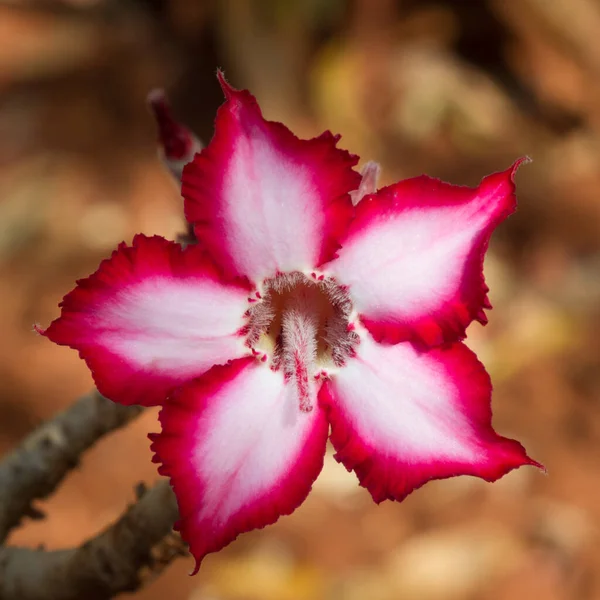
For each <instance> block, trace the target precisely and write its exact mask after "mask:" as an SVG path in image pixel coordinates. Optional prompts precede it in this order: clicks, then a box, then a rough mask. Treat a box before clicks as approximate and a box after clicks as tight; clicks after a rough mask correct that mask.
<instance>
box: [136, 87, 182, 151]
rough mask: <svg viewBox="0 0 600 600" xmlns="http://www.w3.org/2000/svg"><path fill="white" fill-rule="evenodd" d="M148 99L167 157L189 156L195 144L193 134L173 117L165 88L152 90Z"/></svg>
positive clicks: (160, 142)
mask: <svg viewBox="0 0 600 600" xmlns="http://www.w3.org/2000/svg"><path fill="white" fill-rule="evenodd" d="M146 101H147V102H148V106H149V107H150V110H151V111H152V113H153V115H154V118H155V119H156V123H157V125H158V143H159V144H160V145H161V147H162V149H163V151H164V153H165V156H166V158H168V159H171V160H182V159H183V158H185V157H186V156H188V155H189V154H190V152H191V150H192V146H193V140H192V135H191V133H190V132H189V131H188V130H187V129H186V128H185V127H183V126H182V125H180V124H179V123H178V122H177V121H176V120H175V119H174V118H173V114H172V112H171V106H170V105H169V101H168V100H167V96H166V94H165V92H164V90H162V89H160V88H157V89H154V90H152V91H151V92H150V93H149V94H148V96H147V98H146Z"/></svg>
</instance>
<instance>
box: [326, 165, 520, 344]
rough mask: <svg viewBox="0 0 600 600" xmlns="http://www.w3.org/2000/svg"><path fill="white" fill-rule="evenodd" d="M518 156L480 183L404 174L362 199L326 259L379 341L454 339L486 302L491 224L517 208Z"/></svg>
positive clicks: (481, 318)
mask: <svg viewBox="0 0 600 600" xmlns="http://www.w3.org/2000/svg"><path fill="white" fill-rule="evenodd" d="M522 162H523V159H522V160H519V161H517V162H516V163H515V164H514V165H513V166H512V167H511V168H510V169H508V170H507V171H504V172H502V173H495V174H494V175H490V176H489V177H486V178H485V179H484V180H483V181H482V182H481V184H480V185H479V187H477V188H467V187H459V186H453V185H450V184H447V183H443V182H441V181H439V180H437V179H430V178H429V177H425V176H422V177H416V178H414V179H407V180H405V181H401V182H399V183H397V184H395V185H391V186H389V187H386V188H383V189H381V190H380V191H379V192H378V193H377V194H375V195H372V196H368V197H367V198H365V199H364V200H363V201H362V202H361V203H360V204H359V205H358V206H357V209H356V217H355V219H354V221H353V222H352V225H351V227H350V229H349V231H348V234H347V236H346V237H345V238H344V239H343V240H342V248H341V250H340V251H339V252H338V258H337V259H336V260H334V261H333V262H331V263H330V264H329V265H327V266H326V267H325V268H324V270H326V271H329V273H330V274H332V275H334V276H335V277H336V278H337V279H338V280H339V281H340V283H342V284H345V285H347V286H349V288H350V293H351V295H352V298H353V302H354V306H355V309H356V310H357V311H358V313H359V314H360V316H361V320H362V322H363V323H364V325H365V326H366V327H367V329H368V330H369V331H370V332H371V333H372V334H373V336H374V337H375V338H376V339H377V340H379V341H386V342H391V343H396V342H399V341H404V340H412V341H418V342H420V343H425V344H427V345H429V346H434V345H439V344H441V343H443V342H451V341H456V340H457V339H461V338H463V337H464V335H465V329H466V327H467V326H468V325H469V323H470V322H471V321H472V320H473V319H477V320H479V321H480V322H483V323H485V322H486V317H485V313H484V312H483V309H484V308H490V304H489V301H488V299H487V295H486V294H487V291H488V288H487V286H486V285H485V280H484V277H483V258H484V254H485V251H486V250H487V247H488V242H489V239H490V236H491V234H492V232H493V230H494V229H495V227H496V226H497V225H498V224H499V223H500V222H501V221H502V220H504V219H505V218H506V217H507V216H508V215H509V214H511V213H512V212H513V211H514V210H515V206H516V199H515V186H514V181H513V178H514V175H515V172H516V170H517V168H518V167H519V165H520V164H521V163H522Z"/></svg>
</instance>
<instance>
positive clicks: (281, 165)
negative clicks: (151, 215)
mask: <svg viewBox="0 0 600 600" xmlns="http://www.w3.org/2000/svg"><path fill="white" fill-rule="evenodd" d="M219 80H220V82H221V86H222V87H223V91H224V93H225V96H226V101H225V103H224V104H223V106H221V108H220V109H219V111H218V113H217V118H216V123H215V133H214V137H213V139H212V141H211V142H210V144H209V145H208V146H207V147H206V148H204V149H203V150H202V151H201V152H200V153H199V154H196V155H195V157H194V159H193V160H192V161H191V162H190V163H189V164H187V166H186V167H185V168H184V170H183V184H182V195H183V197H184V202H185V214H186V218H187V220H188V221H189V223H190V224H191V225H192V226H193V228H194V232H195V235H196V237H197V240H198V244H197V245H193V246H188V247H186V248H182V247H181V246H179V245H178V244H176V243H174V242H170V241H167V240H165V239H163V238H160V237H145V236H143V235H138V236H136V237H135V238H134V240H133V243H132V245H131V246H126V245H124V244H122V245H121V246H119V247H118V248H117V250H115V252H114V253H113V255H112V256H111V257H110V258H109V259H107V260H105V261H104V262H102V263H101V265H100V267H99V269H98V270H97V271H96V273H94V274H93V275H91V276H90V277H89V278H87V279H84V280H81V281H79V282H77V286H76V288H75V289H74V290H73V291H72V292H70V293H69V294H68V295H67V296H66V297H65V298H64V300H63V302H62V304H61V309H62V310H61V315H60V317H59V318H58V319H56V320H55V321H54V322H53V323H52V324H51V325H50V326H49V327H48V328H47V329H46V330H45V331H41V333H43V335H45V336H47V337H48V338H49V339H51V340H52V341H54V342H56V343H58V344H62V345H67V346H70V347H72V348H75V349H77V350H78V351H79V353H80V355H81V357H82V358H83V359H84V360H85V361H86V362H87V364H88V366H89V368H90V370H91V372H92V375H93V377H94V380H95V382H96V385H97V387H98V389H99V390H100V392H101V393H102V394H104V395H105V396H107V397H108V398H110V399H112V400H114V401H115V402H120V403H123V404H143V405H146V406H152V405H161V406H162V410H161V412H160V422H161V426H162V431H161V433H160V434H158V435H156V436H153V437H152V439H153V444H152V448H153V450H154V452H155V461H156V462H159V463H161V466H160V467H159V472H160V473H162V474H164V475H167V476H168V477H170V479H171V484H172V486H173V489H174V491H175V495H176V497H177V501H178V504H179V509H180V515H181V520H180V521H179V523H178V528H179V529H180V531H181V534H182V536H183V537H184V539H185V540H186V541H187V542H188V543H189V545H190V550H191V552H192V554H193V555H194V557H195V559H196V571H197V569H198V566H199V565H200V562H201V561H202V559H203V558H204V556H205V555H206V554H207V553H209V552H214V551H217V550H219V549H221V548H223V547H224V546H225V545H226V544H228V543H229V542H231V541H232V540H233V539H235V538H236V537H237V535H238V534H239V533H242V532H245V531H249V530H251V529H255V528H258V527H264V526H265V525H267V524H270V523H273V522H274V521H276V520H277V519H278V518H279V516H281V515H285V514H289V513H291V512H293V511H294V510H295V509H296V508H297V507H298V506H299V505H300V504H301V503H302V501H303V500H304V499H305V498H306V496H307V494H308V493H309V491H310V489H311V486H312V484H313V482H314V481H315V479H316V477H317V476H318V474H319V472H320V471H321V468H322V466H323V459H324V455H325V445H326V441H327V438H328V436H330V438H331V441H332V444H333V446H334V448H335V450H336V452H337V453H336V455H335V457H336V459H337V460H338V461H339V462H341V463H342V464H343V465H344V466H345V467H346V468H347V469H348V470H349V471H354V472H355V473H356V475H357V477H358V480H359V482H360V485H362V486H364V487H365V488H367V490H368V491H369V492H370V493H371V495H372V497H373V499H374V500H375V502H381V501H383V500H386V499H393V500H402V499H403V498H404V497H406V495H407V494H409V493H410V492H412V491H413V490H414V489H416V488H418V487H420V486H422V485H423V484H424V483H426V482H427V481H429V480H431V479H440V478H445V477H451V476H454V475H474V476H477V477H481V478H483V479H486V480H488V481H494V480H496V479H498V478H499V477H501V476H503V475H504V474H506V473H508V472H509V471H511V470H512V469H514V468H516V467H520V466H522V465H537V466H539V465H538V463H536V462H535V461H533V460H532V459H530V458H529V457H528V456H527V454H526V452H525V450H524V449H523V447H522V446H521V445H520V444H519V443H518V442H516V441H514V440H510V439H507V438H504V437H501V436H500V435H498V434H497V433H496V432H495V431H494V430H493V428H492V425H491V418H492V413H491V406H490V402H491V389H492V388H491V383H490V379H489V377H488V375H487V373H486V371H485V370H484V368H483V366H482V365H481V363H480V362H479V361H478V360H477V358H476V356H475V354H474V353H473V352H472V351H471V350H469V349H468V348H467V347H466V346H465V345H464V344H463V343H462V342H461V340H462V339H463V338H464V337H465V329H466V327H467V326H468V325H469V323H471V321H473V320H474V319H475V320H478V321H480V322H482V323H485V321H486V317H485V314H484V309H486V308H490V304H489V302H488V299H487V287H486V285H485V282H484V278H483V271H482V269H483V257H484V253H485V251H486V249H487V246H488V242H489V239H490V236H491V234H492V231H493V230H494V228H495V227H496V226H497V225H498V224H499V223H500V222H501V221H502V220H503V219H505V218H506V217H507V216H508V215H509V214H510V213H512V212H513V211H514V209H515V189H514V182H513V178H514V174H515V172H516V170H517V168H518V166H519V165H520V164H521V162H522V160H519V161H517V162H516V163H515V164H514V165H513V166H512V167H511V168H509V169H508V170H507V171H504V172H501V173H496V174H493V175H490V176H489V177H486V178H485V179H483V181H482V182H481V184H480V185H479V186H478V187H477V188H467V187H458V186H453V185H449V184H447V183H442V182H441V181H438V180H436V179H431V178H429V177H425V176H421V177H416V178H414V179H408V180H405V181H400V182H398V183H396V184H394V185H390V186H388V187H384V188H382V189H380V190H379V191H377V192H376V193H369V192H372V191H374V190H373V187H374V185H375V184H374V180H375V179H376V177H377V174H378V167H377V166H376V165H375V166H373V165H370V166H369V167H367V168H366V169H365V170H364V176H365V179H366V181H365V180H364V179H363V180H362V186H361V176H360V174H358V173H357V172H356V171H355V170H354V169H353V167H355V165H356V163H357V161H358V158H357V157H356V156H353V155H351V154H349V153H348V152H346V151H344V150H340V149H338V148H337V147H336V144H337V142H338V139H339V138H338V137H336V136H333V135H332V134H331V133H329V132H326V133H324V134H322V135H321V136H319V137H317V138H314V139H311V140H301V139H298V138H297V137H296V136H295V135H294V134H293V133H292V132H291V131H290V130H288V129H287V128H286V127H285V126H284V125H282V124H281V123H275V122H270V121H266V120H265V119H264V118H263V116H262V114H261V111H260V109H259V107H258V104H257V103H256V100H255V99H254V97H253V96H251V95H250V93H249V92H248V91H238V90H235V89H233V88H231V87H230V86H229V84H228V83H227V82H226V81H225V80H224V78H223V76H222V74H219ZM351 194H352V198H353V199H354V203H355V204H356V206H353V202H352V201H351Z"/></svg>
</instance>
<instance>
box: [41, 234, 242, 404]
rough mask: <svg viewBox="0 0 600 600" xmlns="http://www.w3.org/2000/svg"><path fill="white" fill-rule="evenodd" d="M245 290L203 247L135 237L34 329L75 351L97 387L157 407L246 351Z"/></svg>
mask: <svg viewBox="0 0 600 600" xmlns="http://www.w3.org/2000/svg"><path fill="white" fill-rule="evenodd" d="M248 294H249V288H248V287H247V286H246V285H245V284H243V285H242V284H238V283H237V282H236V283H231V282H230V283H225V282H223V281H222V280H221V277H220V274H219V272H218V271H217V270H216V268H215V267H214V265H213V264H212V263H211V262H210V260H209V259H208V258H207V256H206V254H205V253H204V252H203V251H202V250H201V249H200V248H199V247H197V246H188V247H187V248H186V249H185V250H182V248H181V247H180V246H179V245H178V244H175V243H174V242H170V241H167V240H165V239H164V238H161V237H158V236H155V237H146V236H143V235H138V236H136V237H135V238H134V240H133V244H132V246H126V245H125V244H121V245H120V246H119V247H118V249H117V250H115V251H114V252H113V254H112V256H111V257H110V258H108V259H106V260H104V261H103V262H102V263H101V264H100V267H99V268H98V270H97V271H96V272H95V273H94V274H93V275H91V276H90V277H88V278H87V279H82V280H80V281H78V282H77V287H76V288H75V289H74V290H73V291H72V292H70V293H69V294H67V295H66V296H65V298H64V299H63V301H62V302H61V304H60V306H61V315H60V317H58V318H57V319H56V320H55V321H53V322H52V323H51V324H50V326H49V327H48V328H47V329H46V330H43V329H38V331H39V332H40V333H41V334H42V335H45V336H46V337H47V338H49V339H50V340H52V341H53V342H55V343H57V344H61V345H64V346H70V347H71V348H74V349H76V350H79V354H80V356H81V357H82V358H83V359H84V360H85V361H86V363H87V364H88V367H89V368H90V370H91V372H92V375H93V378H94V381H95V383H96V386H97V387H98V390H99V391H100V393H101V394H103V395H104V396H106V397H107V398H110V399H111V400H113V401H115V402H119V403H121V404H142V405H144V406H152V405H156V404H160V403H161V402H163V401H164V399H165V396H166V395H167V393H168V391H169V390H170V389H171V388H172V387H173V386H175V385H179V384H181V383H184V382H186V381H189V380H190V379H193V378H195V377H197V376H199V375H201V374H202V373H204V372H205V371H207V370H208V369H210V368H211V367H212V366H213V365H214V364H223V363H226V362H227V361H229V360H230V359H233V358H238V357H240V356H244V355H246V354H248V353H249V350H248V348H246V347H245V345H244V336H243V327H244V326H245V324H246V323H245V318H244V313H245V311H246V310H247V308H248Z"/></svg>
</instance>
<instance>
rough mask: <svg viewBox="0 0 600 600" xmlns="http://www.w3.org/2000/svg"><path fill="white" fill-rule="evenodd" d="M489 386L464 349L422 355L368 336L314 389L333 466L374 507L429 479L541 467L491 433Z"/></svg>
mask: <svg viewBox="0 0 600 600" xmlns="http://www.w3.org/2000/svg"><path fill="white" fill-rule="evenodd" d="M491 391H492V386H491V383H490V379H489V376H488V374H487V373H486V371H485V369H484V368H483V366H482V365H481V363H480V362H479V361H478V360H477V358H476V356H475V354H474V353H473V352H471V350H469V349H468V348H467V347H466V346H465V345H464V344H462V343H455V344H452V345H449V346H443V347H440V348H435V349H433V350H430V351H427V352H420V351H419V350H417V349H415V347H414V346H413V345H412V344H409V343H405V344H396V345H393V346H391V345H382V344H378V343H377V342H375V341H374V340H373V339H371V338H370V337H369V336H368V335H365V336H364V337H363V339H362V340H361V343H360V344H359V346H358V347H357V354H356V356H355V358H353V359H350V360H349V361H348V363H347V365H346V366H345V367H344V368H343V369H341V370H340V371H339V373H337V374H336V375H335V376H334V377H333V378H332V379H331V380H329V381H327V382H326V383H325V384H324V385H323V387H322V388H321V391H320V395H319V400H320V402H321V405H322V406H323V407H324V408H325V410H326V411H327V413H328V418H329V420H330V423H331V428H332V432H331V441H332V443H333V446H334V448H335V449H336V451H337V454H336V456H335V457H336V459H337V460H338V461H339V462H341V463H342V464H343V465H344V466H345V467H346V468H347V469H348V470H349V471H350V470H353V471H355V473H356V474H357V476H358V479H359V481H360V484H361V485H362V486H363V487H365V488H367V489H368V490H369V492H370V493H371V495H372V496H373V499H374V500H375V502H382V501H383V500H386V499H391V500H402V499H404V498H405V497H406V496H407V495H408V494H410V492H412V491H413V490H414V489H416V488H418V487H420V486H422V485H423V484H424V483H426V482H427V481H429V480H431V479H443V478H446V477H452V476H454V475H473V476H476V477H481V478H482V479H485V480H487V481H495V480H496V479H498V478H500V477H502V476H503V475H505V474H506V473H508V472H509V471H511V470H512V469H515V468H517V467H520V466H522V465H535V466H538V467H539V466H540V465H539V464H538V463H536V462H535V461H534V460H532V459H530V458H529V457H528V456H527V454H526V452H525V450H524V448H523V447H522V446H521V444H519V443H518V442H516V441H514V440H511V439H507V438H504V437H501V436H499V435H498V434H497V433H496V432H495V431H494V430H493V428H492V425H491V419H492V412H491V404H490V402H491Z"/></svg>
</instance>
